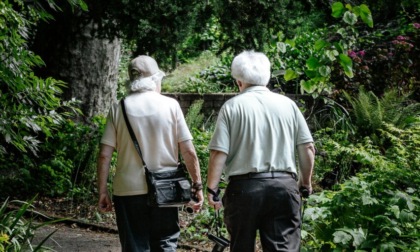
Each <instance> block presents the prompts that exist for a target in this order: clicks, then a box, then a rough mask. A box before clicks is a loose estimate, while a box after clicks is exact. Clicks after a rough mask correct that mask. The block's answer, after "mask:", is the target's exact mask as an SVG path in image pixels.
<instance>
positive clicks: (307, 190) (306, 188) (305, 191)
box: [298, 181, 312, 198]
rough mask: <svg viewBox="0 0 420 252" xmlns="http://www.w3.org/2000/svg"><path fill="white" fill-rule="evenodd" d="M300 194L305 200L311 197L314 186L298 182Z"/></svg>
mask: <svg viewBox="0 0 420 252" xmlns="http://www.w3.org/2000/svg"><path fill="white" fill-rule="evenodd" d="M298 186H299V192H300V193H301V195H302V196H304V197H305V198H307V197H309V195H311V194H312V185H311V184H304V183H301V181H299V182H298Z"/></svg>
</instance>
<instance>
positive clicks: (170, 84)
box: [162, 51, 220, 93]
mask: <svg viewBox="0 0 420 252" xmlns="http://www.w3.org/2000/svg"><path fill="white" fill-rule="evenodd" d="M219 64H220V59H219V58H217V57H216V56H215V55H214V54H213V53H212V52H210V51H204V52H202V53H201V54H200V55H199V56H198V57H196V58H192V59H190V61H189V62H186V63H184V64H181V65H179V66H178V67H177V69H176V70H174V71H173V72H171V73H167V76H166V77H165V78H164V79H163V82H162V92H183V93H186V92H189V91H191V90H193V91H196V90H197V89H193V88H192V87H191V86H190V85H191V84H190V83H192V80H193V79H194V78H197V76H199V75H200V72H201V71H202V69H207V68H210V67H212V66H214V65H219ZM203 83H204V81H203ZM203 85H205V84H203ZM186 86H188V88H186Z"/></svg>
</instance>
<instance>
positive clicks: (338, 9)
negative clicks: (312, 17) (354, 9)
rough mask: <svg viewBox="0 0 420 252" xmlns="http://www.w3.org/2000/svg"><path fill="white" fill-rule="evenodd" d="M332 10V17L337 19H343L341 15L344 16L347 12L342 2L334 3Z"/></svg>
mask: <svg viewBox="0 0 420 252" xmlns="http://www.w3.org/2000/svg"><path fill="white" fill-rule="evenodd" d="M331 9H332V13H331V15H332V16H333V17H335V18H338V17H341V15H343V13H344V11H345V9H344V5H343V4H342V3H341V2H335V3H333V5H332V7H331Z"/></svg>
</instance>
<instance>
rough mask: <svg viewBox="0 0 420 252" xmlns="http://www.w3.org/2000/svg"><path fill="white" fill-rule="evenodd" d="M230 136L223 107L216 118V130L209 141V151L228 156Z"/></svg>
mask: <svg viewBox="0 0 420 252" xmlns="http://www.w3.org/2000/svg"><path fill="white" fill-rule="evenodd" d="M229 139H230V134H229V122H228V115H227V111H226V108H225V106H223V107H222V108H221V109H220V111H219V115H218V117H217V122H216V128H215V130H214V133H213V136H212V138H211V140H210V144H209V149H210V150H217V151H221V152H224V153H226V154H229V147H230V142H229Z"/></svg>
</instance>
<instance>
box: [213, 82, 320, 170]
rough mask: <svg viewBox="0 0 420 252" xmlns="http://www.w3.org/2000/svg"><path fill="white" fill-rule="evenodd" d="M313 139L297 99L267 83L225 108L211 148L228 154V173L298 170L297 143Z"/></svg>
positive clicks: (245, 92)
mask: <svg viewBox="0 0 420 252" xmlns="http://www.w3.org/2000/svg"><path fill="white" fill-rule="evenodd" d="M309 142H313V138H312V135H311V132H310V131H309V128H308V125H307V123H306V121H305V118H304V117H303V115H302V113H301V111H300V110H299V108H298V107H297V105H296V103H295V102H294V101H293V100H291V99H290V98H288V97H286V96H284V95H280V94H276V93H273V92H271V91H270V90H269V89H268V88H266V87H263V86H252V87H249V88H247V89H245V90H243V91H242V92H241V93H240V94H238V95H237V96H235V97H233V98H231V99H229V100H228V101H227V102H226V103H225V104H224V105H223V107H222V108H221V110H220V112H219V115H218V118H217V123H216V129H215V131H214V134H213V137H212V139H211V141H210V144H209V149H210V150H218V151H221V152H224V153H226V154H227V160H226V167H225V175H226V176H228V177H229V176H233V175H241V174H246V173H249V172H265V171H288V172H294V173H296V160H295V156H296V155H295V154H296V152H295V151H296V146H297V145H299V144H303V143H309Z"/></svg>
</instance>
